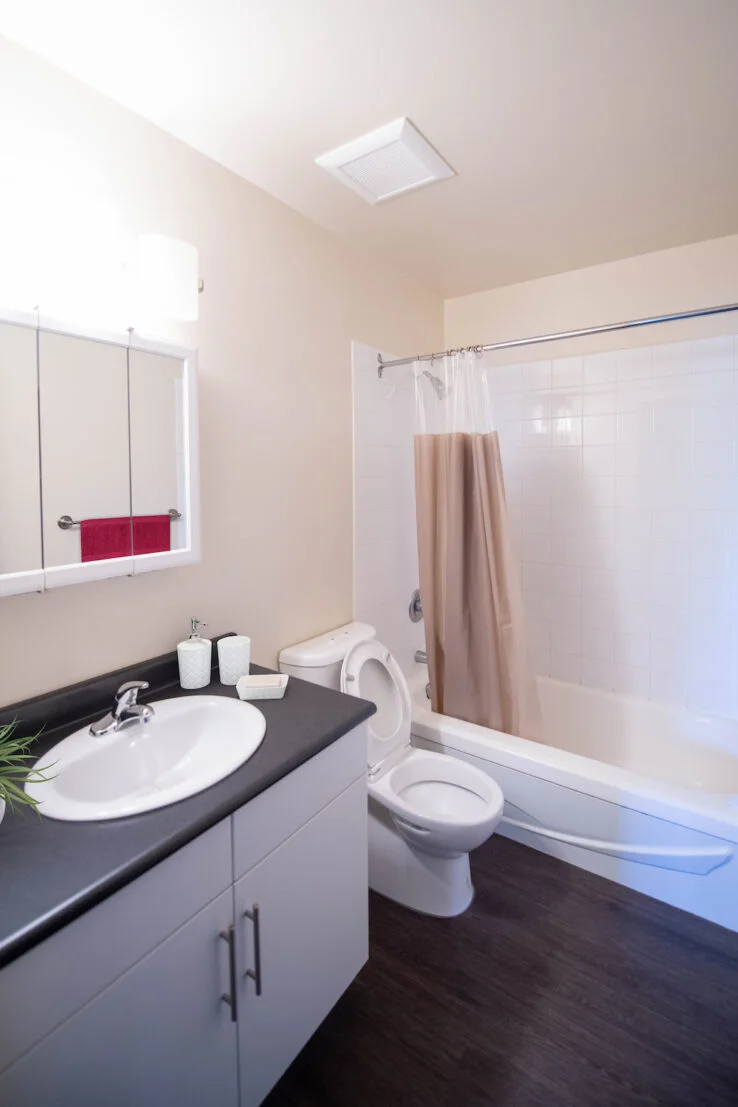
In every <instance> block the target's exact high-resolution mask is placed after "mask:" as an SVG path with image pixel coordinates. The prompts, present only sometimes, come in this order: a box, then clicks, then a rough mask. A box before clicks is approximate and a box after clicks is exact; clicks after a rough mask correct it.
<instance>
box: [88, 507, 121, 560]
mask: <svg viewBox="0 0 738 1107" xmlns="http://www.w3.org/2000/svg"><path fill="white" fill-rule="evenodd" d="M79 529H80V544H81V547H82V560H83V561H104V560H105V559H106V558H110V557H130V554H131V520H130V519H129V518H128V517H127V516H123V518H121V519H83V520H82V522H81V523H80V525H79Z"/></svg>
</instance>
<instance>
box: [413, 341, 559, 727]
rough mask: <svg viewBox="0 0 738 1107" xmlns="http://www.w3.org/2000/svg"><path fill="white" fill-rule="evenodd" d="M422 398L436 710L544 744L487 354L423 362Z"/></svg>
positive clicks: (420, 448)
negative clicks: (494, 424)
mask: <svg viewBox="0 0 738 1107" xmlns="http://www.w3.org/2000/svg"><path fill="white" fill-rule="evenodd" d="M490 371H493V370H490ZM415 397H416V416H417V426H416V434H415V486H416V507H417V526H418V556H419V566H420V595H421V599H422V605H423V617H424V621H425V641H426V652H427V655H428V668H429V674H430V689H431V706H432V708H433V710H434V711H439V712H442V713H443V714H445V715H451V716H453V717H455V718H457V719H465V720H467V721H468V722H472V723H479V724H481V725H482V726H486V727H491V728H493V729H494V730H501V731H505V732H506V733H508V734H517V735H520V736H521V737H524V738H534V739H539V738H540V736H541V727H540V711H539V707H538V697H537V693H536V690H535V683H534V679H533V676H532V673H531V671H530V669H529V666H528V660H527V649H526V642H525V621H524V616H523V600H522V594H521V588H520V580H519V575H518V569H517V564H516V560H515V553H514V550H513V546H512V536H511V533H510V524H509V519H508V514H507V504H506V501H505V488H504V483H503V477H502V463H501V460H500V447H499V441H498V437H497V432H496V431H495V430H494V427H493V419H492V403H491V395H490V389H489V380H488V371H485V368H484V363H483V361H482V358H481V356H480V354H479V353H478V352H477V351H468V350H464V351H459V352H455V353H452V354H450V355H447V356H446V357H443V358H434V359H433V361H432V362H430V363H429V362H416V364H415Z"/></svg>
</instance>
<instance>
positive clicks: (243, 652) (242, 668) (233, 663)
mask: <svg viewBox="0 0 738 1107" xmlns="http://www.w3.org/2000/svg"><path fill="white" fill-rule="evenodd" d="M250 664H251V639H250V638H247V637H246V636H245V635H244V634H231V635H229V636H228V638H221V639H220V641H219V642H218V665H219V667H220V683H221V684H233V685H235V684H236V683H237V682H238V679H239V677H242V676H248V674H249V666H250Z"/></svg>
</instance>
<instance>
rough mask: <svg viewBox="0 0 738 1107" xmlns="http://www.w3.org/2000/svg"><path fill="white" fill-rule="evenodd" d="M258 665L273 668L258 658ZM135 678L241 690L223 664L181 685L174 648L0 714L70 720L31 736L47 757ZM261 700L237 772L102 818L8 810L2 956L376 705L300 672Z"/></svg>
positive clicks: (44, 932)
mask: <svg viewBox="0 0 738 1107" xmlns="http://www.w3.org/2000/svg"><path fill="white" fill-rule="evenodd" d="M215 652H216V651H215V648H214V649H213V654H214V655H215ZM251 671H252V672H270V671H271V670H268V669H262V668H260V667H259V666H252V670H251ZM152 678H153V679H152ZM172 678H174V681H175V682H174V683H172ZM130 679H148V680H149V681H150V683H151V688H152V690H151V691H149V692H146V693H144V694H143V695H142V696H141V700H142V702H146V703H155V702H156V701H157V700H160V699H166V698H168V697H172V696H186V695H197V694H200V695H218V696H230V697H232V698H236V699H237V698H238V697H237V695H236V690H235V688H226V687H223V685H221V684H220V683H219V682H218V679H217V672H214V674H213V680H212V682H211V684H210V685H209V686H208V687H207V688H202V689H199V690H198V692H192V693H191V692H185V691H183V690H182V689H181V688H180V687H179V683H178V682H176V655H166V656H165V657H164V658H156V659H154V660H153V661H151V662H142V663H141V664H140V665H134V666H130V667H129V668H128V669H121V670H118V672H116V673H112V674H107V675H106V676H105V677H102V678H96V679H95V680H93V681H89V682H85V683H84V684H81V685H75V686H73V687H72V688H70V689H63V690H62V691H61V692H59V693H51V694H50V695H48V696H43V697H39V698H38V699H37V700H29V701H26V702H25V703H21V704H16V705H14V706H13V707H11V708H5V709H2V710H0V723H1V722H4V721H7V720H8V719H9V718H13V717H17V718H19V719H20V720H21V723H22V724H23V725H22V726H21V727H20V728H19V733H33V732H34V730H35V729H36V726H37V725H38V722H39V721H40V720H41V719H44V718H45V719H46V720H48V723H49V724H52V723H53V722H58V721H59V720H60V719H61V720H63V722H62V723H61V725H56V726H55V727H53V729H47V730H46V731H45V733H44V735H43V738H42V739H41V740H39V742H38V744H37V745H36V746H34V748H33V752H34V756H35V755H38V756H39V757H40V756H42V755H43V753H44V752H46V750H47V749H49V748H50V747H51V746H52V745H55V744H56V743H57V742H59V741H60V740H61V739H62V738H64V737H65V736H66V735H67V734H71V733H72V731H74V730H77V729H78V728H79V727H80V726H84V725H86V724H87V723H89V722H91V721H93V720H94V719H96V718H99V717H100V716H101V715H102V714H104V713H105V711H107V710H108V709H109V706H110V702H111V696H110V688H111V687H113V686H115V687H117V685H118V684H120V683H122V682H123V681H124V680H130ZM256 706H257V707H258V708H259V709H260V710H261V711H263V712H264V716H265V718H266V722H267V727H266V735H265V737H264V740H263V742H262V743H261V745H260V746H259V748H258V750H257V751H256V753H255V754H254V755H253V757H251V758H250V760H249V761H247V762H246V764H245V765H242V766H241V767H240V768H239V769H236V771H235V772H233V773H231V775H230V776H227V777H226V778H225V779H224V780H221V781H220V782H219V783H218V784H214V785H213V786H212V787H210V788H207V789H206V790H205V791H204V792H200V793H198V794H197V795H195V796H191V797H190V798H189V799H185V800H180V801H179V802H178V803H174V804H171V805H170V806H169V807H161V808H159V809H158V810H156V811H149V812H146V813H144V814H142V815H132V816H130V817H128V818H125V819H111V820H108V821H105V822H85V823H72V822H61V821H58V820H54V819H45V818H42V817H40V816H39V815H37V814H36V813H34V812H33V811H30V810H28V811H24V812H23V813H14V812H11V811H10V810H8V811H6V814H5V818H4V819H3V821H2V823H0V966H2V965H5V964H7V963H8V962H9V961H12V960H13V959H14V958H15V957H17V956H18V955H19V954H21V953H24V952H25V951H26V950H28V949H30V948H31V947H32V946H34V945H35V944H36V943H37V942H39V941H41V940H42V939H43V938H46V937H48V936H49V935H50V934H52V933H53V932H54V931H55V930H58V929H59V928H60V927H62V926H64V925H65V924H66V923H68V922H71V920H72V919H75V918H77V917H78V916H79V915H81V914H83V912H85V911H87V910H88V909H89V908H90V907H93V906H94V905H95V904H97V903H99V902H100V901H101V900H103V899H105V898H106V897H107V896H109V895H111V894H112V893H113V892H116V891H117V890H118V889H119V888H122V887H123V886H124V885H125V884H127V883H128V882H129V881H131V880H133V879H134V878H135V877H137V876H140V875H141V873H143V872H145V871H146V870H147V869H150V868H151V867H152V866H153V865H156V864H157V862H159V861H161V860H163V859H164V858H165V857H168V856H169V855H170V854H171V853H174V851H175V850H177V849H179V848H180V847H181V846H183V845H185V844H186V843H187V842H190V841H192V839H193V838H196V837H197V835H198V834H202V832H203V831H205V830H207V829H208V828H209V827H211V826H213V825H214V824H215V823H217V822H219V821H220V820H221V819H223V818H225V817H226V816H227V815H230V814H231V813H232V812H233V811H235V810H236V809H237V808H239V807H241V806H242V805H243V804H244V803H247V802H248V800H250V799H253V797H254V796H256V795H258V794H259V792H263V791H264V789H266V788H269V787H270V785H272V784H274V783H276V781H278V780H280V779H281V778H282V777H284V776H286V775H287V773H289V772H291V771H292V770H293V769H296V768H297V767H298V766H299V765H302V764H303V763H304V762H305V761H307V760H309V758H311V757H313V756H314V755H315V754H316V753H319V752H320V751H321V750H322V749H325V747H326V746H329V745H330V744H331V743H332V742H335V741H336V739H338V738H340V737H341V736H342V735H344V734H346V733H347V732H348V731H349V730H351V729H352V728H353V727H355V726H358V724H359V723H361V722H363V721H364V720H365V719H368V718H369V716H370V715H372V714H373V713H374V711H375V708H374V705H373V704H371V703H368V702H367V701H365V700H360V699H356V698H355V697H353V696H345V695H343V694H342V693H340V692H334V691H332V690H331V689H329V688H322V687H320V686H319V685H316V684H309V683H307V682H306V681H303V680H298V679H296V678H295V677H290V681H289V684H288V686H287V691H286V693H285V696H284V698H283V699H281V700H262V701H259V702H257V704H256ZM82 709H84V714H83V715H80V714H79V712H80V710H82ZM75 714H76V717H73V716H74V715H75Z"/></svg>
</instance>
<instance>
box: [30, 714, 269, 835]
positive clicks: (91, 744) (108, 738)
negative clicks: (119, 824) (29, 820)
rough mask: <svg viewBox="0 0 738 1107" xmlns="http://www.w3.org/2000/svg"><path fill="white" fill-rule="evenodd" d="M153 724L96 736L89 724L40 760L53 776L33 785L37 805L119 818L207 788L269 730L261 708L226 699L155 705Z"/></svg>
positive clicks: (92, 817) (59, 814)
mask: <svg viewBox="0 0 738 1107" xmlns="http://www.w3.org/2000/svg"><path fill="white" fill-rule="evenodd" d="M152 706H153V708H154V711H155V714H154V716H153V718H151V719H150V720H149V722H147V723H140V722H139V723H133V724H131V725H129V726H126V727H124V728H123V729H121V730H119V731H117V732H116V733H113V734H107V735H104V736H103V737H101V738H95V737H93V735H92V734H90V730H89V727H84V728H83V729H82V730H77V731H75V732H74V734H70V735H69V737H68V738H64V739H63V741H61V742H59V743H58V745H56V746H54V747H53V749H51V750H49V752H48V753H47V754H44V756H43V757H42V758H41V759H40V760H39V761H38V762H37V765H38V767H39V768H41V766H43V765H47V766H50V768H49V772H50V773H51V774H53V778H52V779H51V780H48V781H43V782H41V783H30V782H29V783H27V784H26V792H27V793H28V795H29V796H32V797H33V799H36V800H38V801H39V808H38V810H39V811H40V813H41V814H42V815H46V816H48V817H49V818H51V819H66V820H70V821H73V822H77V821H82V822H87V821H97V820H100V819H119V818H121V817H122V816H125V815H137V814H139V813H140V812H142V811H151V810H153V809H154V808H155V807H166V806H167V804H170V803H176V802H177V800H181V799H185V798H186V797H187V796H192V795H194V794H195V793H196V792H202V791H203V789H204V788H209V787H210V785H211V784H216V783H217V782H218V781H219V780H222V779H223V777H226V776H228V774H229V773H232V772H233V771H234V769H237V768H238V767H239V765H243V764H244V762H245V761H248V759H249V758H250V757H252V756H253V754H254V753H256V751H257V749H258V748H259V746H260V745H261V742H262V739H263V737H264V732H265V730H266V720H265V718H264V716H263V715H262V713H261V711H259V709H258V708H256V707H254V706H253V705H252V704H250V703H242V702H241V701H240V700H231V699H225V698H224V697H222V696H183V697H181V698H179V699H172V700H160V701H159V702H158V703H154V704H152Z"/></svg>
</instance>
